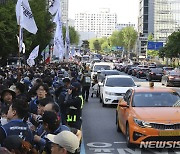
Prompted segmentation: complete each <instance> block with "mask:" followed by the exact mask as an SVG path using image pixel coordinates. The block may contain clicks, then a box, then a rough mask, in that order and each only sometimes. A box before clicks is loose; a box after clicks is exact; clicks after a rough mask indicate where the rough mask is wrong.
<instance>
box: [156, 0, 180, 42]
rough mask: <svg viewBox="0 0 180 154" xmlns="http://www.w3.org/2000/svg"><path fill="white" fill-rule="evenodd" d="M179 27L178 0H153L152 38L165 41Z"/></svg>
mask: <svg viewBox="0 0 180 154" xmlns="http://www.w3.org/2000/svg"><path fill="white" fill-rule="evenodd" d="M178 29H180V0H154V39H155V40H156V41H162V42H166V41H167V37H168V36H169V35H171V34H172V33H173V32H174V31H178Z"/></svg>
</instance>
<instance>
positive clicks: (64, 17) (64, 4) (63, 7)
mask: <svg viewBox="0 0 180 154" xmlns="http://www.w3.org/2000/svg"><path fill="white" fill-rule="evenodd" d="M68 6H69V0H61V11H62V22H63V23H66V22H67V20H68V10H69V9H68Z"/></svg>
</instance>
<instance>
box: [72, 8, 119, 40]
mask: <svg viewBox="0 0 180 154" xmlns="http://www.w3.org/2000/svg"><path fill="white" fill-rule="evenodd" d="M116 24H117V15H116V14H115V13H110V9H100V12H99V13H77V14H75V30H77V31H78V32H91V33H92V32H93V33H95V35H96V37H97V38H100V37H109V36H111V34H112V33H113V31H114V30H115V28H116Z"/></svg>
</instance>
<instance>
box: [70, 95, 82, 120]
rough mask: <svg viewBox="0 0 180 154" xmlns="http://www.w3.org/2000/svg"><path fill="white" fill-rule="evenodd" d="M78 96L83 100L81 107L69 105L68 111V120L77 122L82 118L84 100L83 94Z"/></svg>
mask: <svg viewBox="0 0 180 154" xmlns="http://www.w3.org/2000/svg"><path fill="white" fill-rule="evenodd" d="M78 97H79V98H80V100H81V107H80V108H76V107H74V106H70V107H69V110H68V113H67V122H76V121H78V120H80V119H81V115H82V108H83V105H84V100H83V97H82V95H79V96H78Z"/></svg>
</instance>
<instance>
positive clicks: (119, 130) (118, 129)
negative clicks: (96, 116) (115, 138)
mask: <svg viewBox="0 0 180 154" xmlns="http://www.w3.org/2000/svg"><path fill="white" fill-rule="evenodd" d="M116 130H117V132H121V128H120V127H119V120H118V114H117V111H116Z"/></svg>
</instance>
